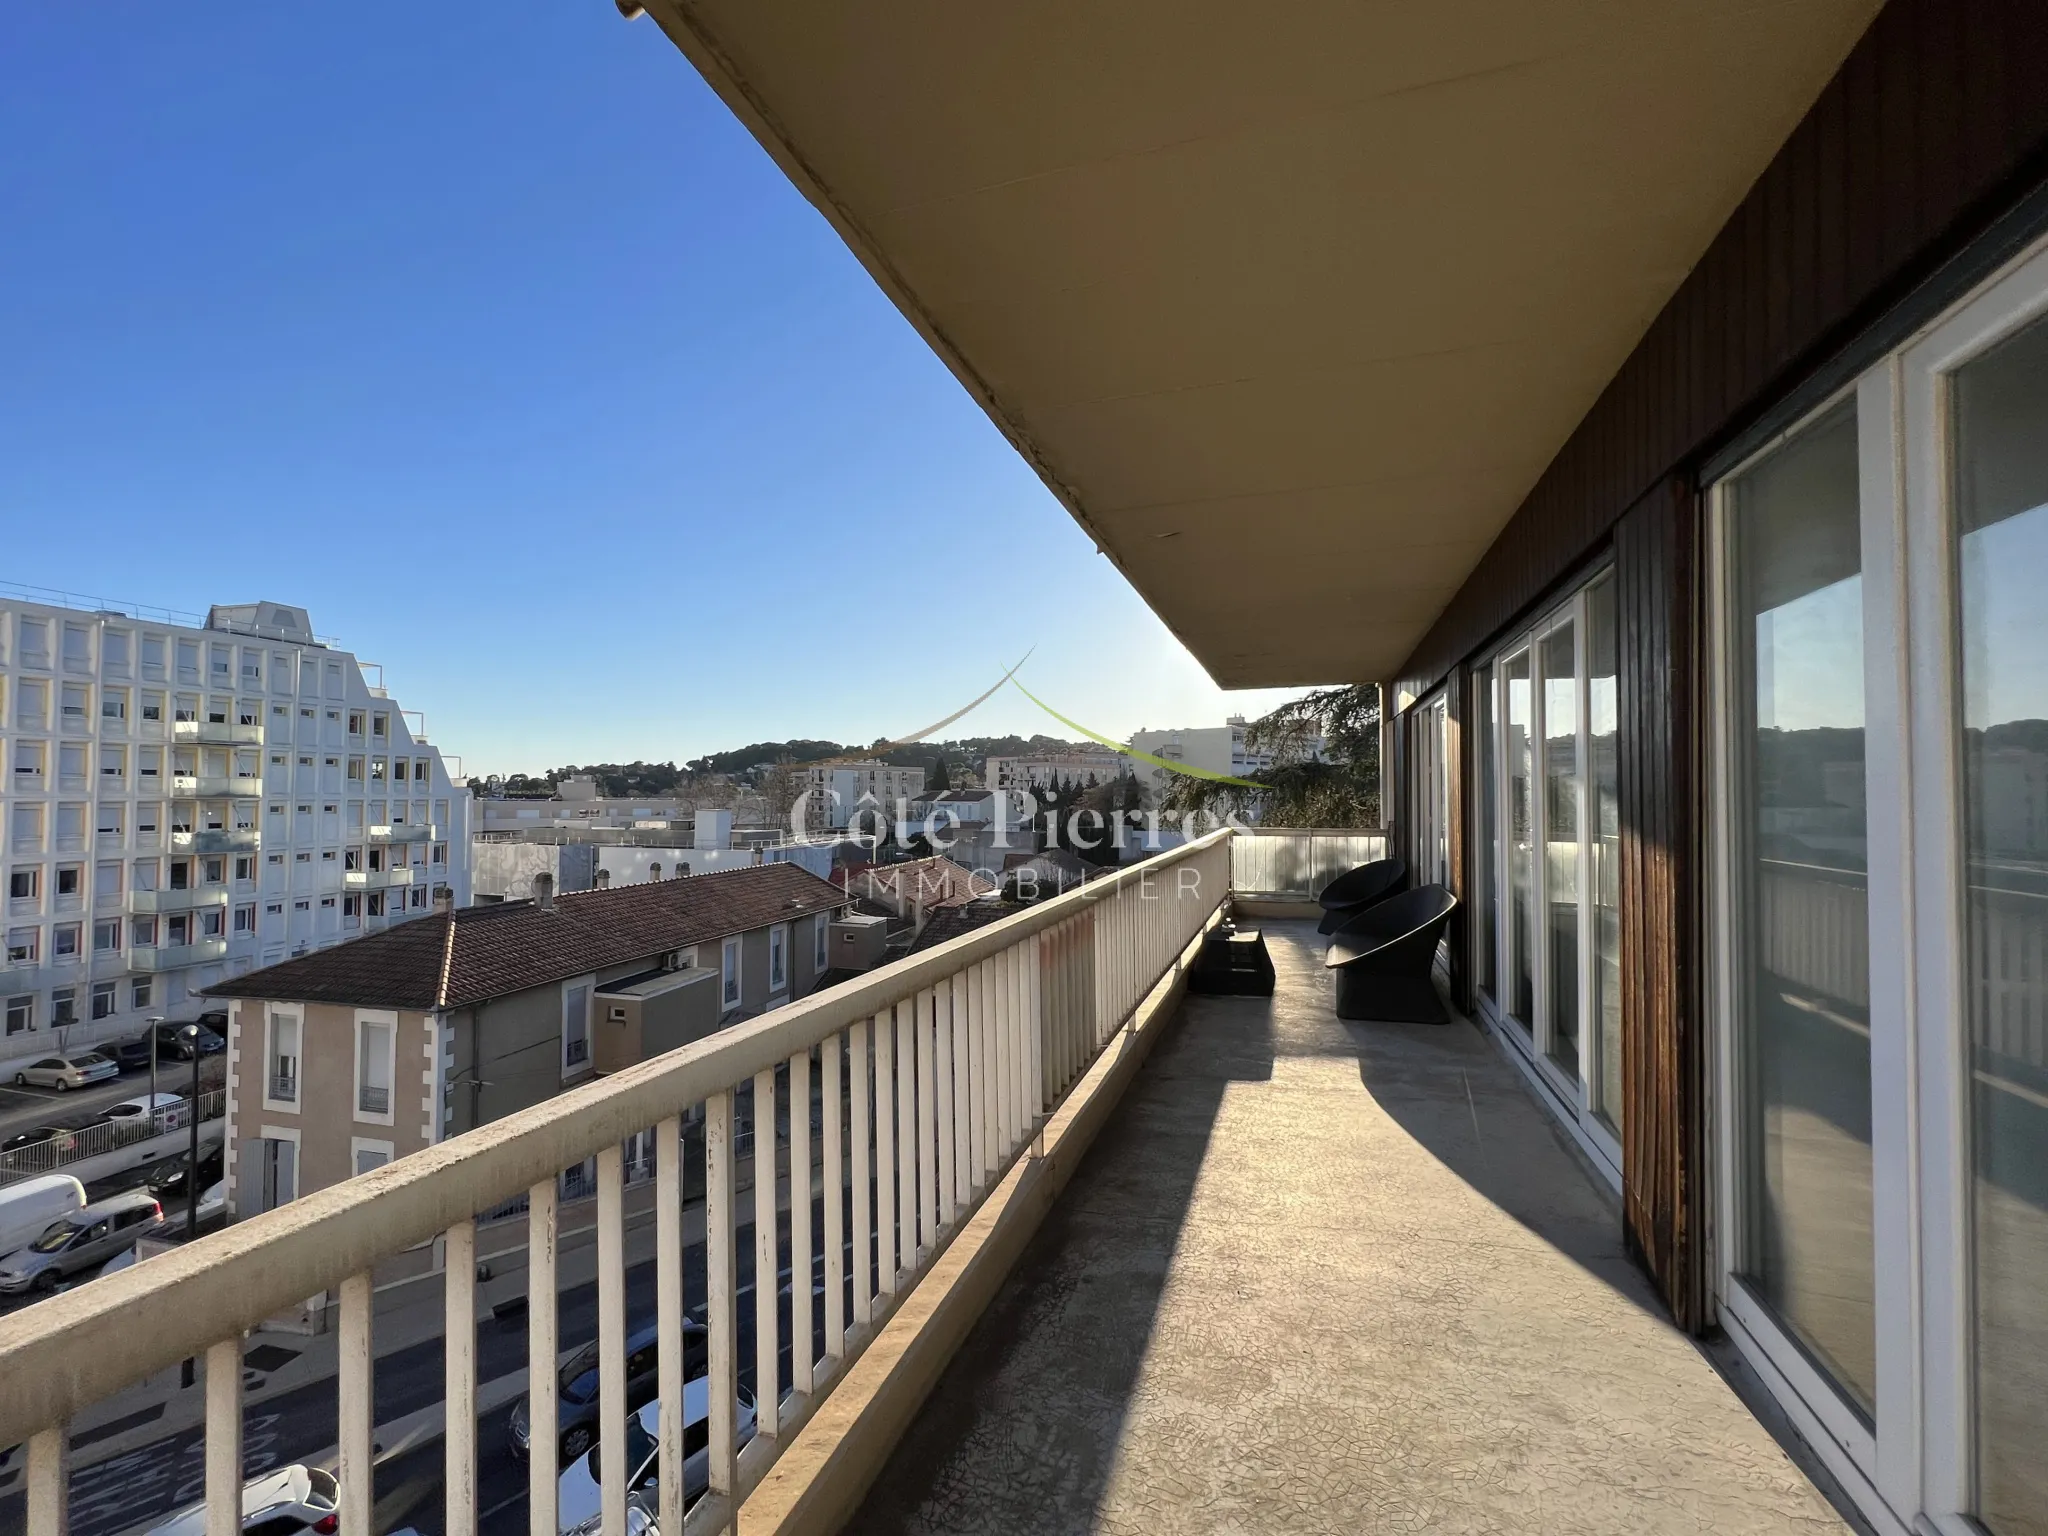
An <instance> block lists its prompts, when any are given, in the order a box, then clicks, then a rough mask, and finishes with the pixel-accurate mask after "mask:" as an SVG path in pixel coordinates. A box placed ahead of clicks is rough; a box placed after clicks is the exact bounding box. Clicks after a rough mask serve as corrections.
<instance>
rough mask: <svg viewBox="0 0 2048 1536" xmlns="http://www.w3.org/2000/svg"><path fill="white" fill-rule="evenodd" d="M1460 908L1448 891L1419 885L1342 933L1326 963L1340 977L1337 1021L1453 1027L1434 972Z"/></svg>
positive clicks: (1333, 939) (1332, 940) (1362, 916)
mask: <svg viewBox="0 0 2048 1536" xmlns="http://www.w3.org/2000/svg"><path fill="white" fill-rule="evenodd" d="M1457 907H1458V898H1457V897H1455V896H1453V895H1452V894H1451V893H1450V892H1449V891H1447V890H1445V889H1444V887H1442V886H1440V885H1423V886H1417V887H1416V888H1415V889H1414V890H1412V891H1403V892H1402V893H1401V894H1400V895H1398V896H1390V897H1388V898H1387V899H1386V900H1385V901H1382V902H1380V903H1379V904H1378V905H1377V906H1374V907H1369V908H1367V909H1366V910H1365V911H1364V912H1361V913H1360V914H1359V915H1358V916H1357V917H1355V918H1354V919H1352V921H1351V922H1350V923H1349V924H1347V925H1346V926H1344V927H1342V928H1339V929H1338V930H1337V931H1336V933H1335V934H1333V935H1332V936H1331V938H1330V952H1329V954H1328V955H1327V956H1326V957H1325V958H1324V960H1323V964H1324V965H1326V966H1328V967H1329V968H1330V969H1331V970H1333V971H1335V972H1336V973H1337V1017H1338V1018H1340V1019H1379V1020H1383V1021H1386V1022H1388V1023H1397V1024H1448V1023H1449V1022H1450V1021H1451V1019H1450V1015H1449V1014H1447V1013H1445V1012H1444V1005H1443V1004H1442V1003H1441V1002H1439V1001H1438V1000H1437V995H1436V986H1435V984H1434V983H1433V982H1431V980H1430V979H1429V972H1430V967H1431V965H1432V964H1433V963H1434V962H1435V960H1436V946H1437V941H1438V940H1439V939H1441V938H1442V937H1443V935H1444V929H1445V927H1446V926H1447V925H1448V924H1449V923H1450V920H1451V914H1452V913H1453V912H1455V911H1456V910H1457Z"/></svg>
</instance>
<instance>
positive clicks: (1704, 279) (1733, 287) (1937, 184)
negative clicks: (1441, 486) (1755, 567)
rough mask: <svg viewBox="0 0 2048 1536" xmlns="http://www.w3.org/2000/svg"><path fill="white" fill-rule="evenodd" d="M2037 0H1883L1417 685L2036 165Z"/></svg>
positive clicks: (1729, 428)
mask: <svg viewBox="0 0 2048 1536" xmlns="http://www.w3.org/2000/svg"><path fill="white" fill-rule="evenodd" d="M2044 80H2048V5H2044V4H2042V3H2041V0H1892V3H1891V4H1889V5H1887V6H1886V7H1885V9H1884V10H1883V11H1881V12H1880V13H1879V14H1878V17H1877V20H1876V21H1875V22H1873V23H1872V25H1871V28H1870V30H1869V32H1867V33H1866V34H1865V35H1864V37H1863V38H1862V40H1861V41H1859V42H1858V43H1857V45H1856V47H1855V48H1854V49H1853V50H1852V51H1851V53H1850V55H1849V57H1848V58H1847V59H1846V60H1845V61H1844V63H1843V65H1842V68H1841V70H1840V72H1839V73H1838V74H1837V75H1836V77H1835V78H1834V80H1833V81H1831V82H1830V83H1829V85H1828V86H1827V88H1826V89H1825V90H1824V91H1823V92H1822V94H1821V96H1820V98H1819V100H1818V101H1816V103H1815V104H1814V106H1813V109H1812V110H1811V111H1810V112H1809V113H1808V114H1807V116H1806V118H1805V119H1804V120H1803V121H1802V122H1801V123H1800V125H1799V127H1798V128H1797V129H1795V130H1794V131H1793V133H1792V135H1791V137H1790V138H1789V139H1788V140H1787V141H1786V143H1785V145H1784V147H1783V148H1782V150H1781V151H1780V152H1779V154H1778V155H1777V157H1776V158H1775V159H1774V160H1773V161H1772V163H1771V165H1770V167H1769V168H1768V169H1767V170H1766V171H1765V172H1764V174H1763V175H1762V176H1761V177H1760V178H1758V180H1757V183H1756V185H1755V186H1754V187H1752V188H1751V190H1750V192H1749V195H1748V196H1747V197H1746V198H1745V199H1744V201H1743V202H1742V204H1741V205H1740V206H1739V207H1738V208H1737V209H1736V211H1735V213H1734V215H1733V216H1732V217H1731V218H1730V219H1729V221H1728V223H1727V225H1726V226H1725V227H1724V228H1723V229H1722V230H1721V232H1720V234H1719V235H1718V236H1717V237H1716V238H1715V240H1714V241H1713V243H1712V245H1710V246H1709V248H1708V250H1707V252H1706V254H1705V255H1704V256H1703V257H1702V258H1701V260H1700V262H1699V264H1698V266H1697V267H1695V268H1694V269H1693V271H1692V273H1691V274H1690V275H1689V276H1688V277H1687V278H1686V279H1685V281H1684V282H1683V283H1682V284H1681V285H1680V286H1679V288H1678V291H1677V292H1676V293H1675V294H1674V295H1673V296H1672V298H1671V301H1670V303H1668V304H1667V305H1666V306H1665V308H1664V310H1663V312H1662V313H1661V314H1660V315H1659V316H1658V317H1657V319H1656V320H1655V321H1654V322H1653V323H1652V324H1651V326H1650V329H1649V331H1648V332H1647V333H1646V334H1645V336H1644V337H1643V340H1642V342H1641V343H1640V344H1639V345H1638V346H1637V348H1636V350H1635V352H1634V353H1633V354H1632V355H1631V356H1630V357H1629V359H1628V361H1627V362H1626V363H1625V364H1624V365H1623V366H1622V368H1621V370H1620V372H1618V373H1617V374H1616V375H1615V377H1614V378H1613V380H1612V381H1611V382H1610V383H1609V384H1608V386H1607V389H1606V390H1605V392H1604V393H1603V394H1602V395H1601V396H1600V398H1599V400H1598V401H1597V402H1596V403H1595V404H1594V406H1593V408H1592V410H1591V411H1590V412H1588V413H1587V415H1586V417H1585V419H1584V420H1583V421H1582V422H1581V423H1580V424H1579V427H1578V430H1577V431H1576V432H1574V433H1573V435H1572V437H1571V438H1570V440H1569V441H1568V442H1567V443H1566V444H1565V446H1564V447H1563V449H1561V450H1560V451H1559V453H1558V455H1557V457H1556V459H1554V460H1553V461H1552V463H1551V465H1550V467H1549V469H1548V470H1546V471H1545V473H1544V475H1543V477H1542V478H1541V479H1540V480H1539V481H1538V482H1537V485H1536V488H1535V489H1534V490H1533V491H1532V492H1531V493H1530V494H1529V497H1528V499H1527V500H1526V501H1525V502H1524V503H1523V504H1522V506H1521V508H1520V510H1518V511H1517V512H1516V514H1515V515H1514V517H1513V518H1512V519H1511V520H1510V522H1509V523H1508V525H1507V527H1506V529H1505V530H1503V532H1502V533H1501V535H1500V537H1499V539H1497V540H1496V541H1495V543H1494V545H1493V547H1492V548H1491V549H1490V550H1488V551H1487V553H1486V555H1485V556H1484V557H1483V558H1482V559H1481V560H1480V562H1479V564H1478V565H1477V566H1476V567H1475V568H1474V570H1473V572H1472V574H1471V576H1470V577H1469V578H1468V579H1467V580H1466V582H1465V584H1464V586H1463V587H1462V588H1461V589H1460V591H1459V592H1458V595H1457V596H1456V597H1455V598H1453V599H1452V601H1451V603H1450V604H1449V606H1448V607H1447V608H1446V609H1445V611H1444V613H1443V614H1442V616H1441V617H1440V618H1439V619H1438V620H1437V622H1436V624H1435V626H1434V627H1433V628H1432V629H1431V630H1430V632H1429V633H1428V635H1426V636H1425V637H1424V639H1423V641H1422V643H1421V644H1420V645H1419V646H1417V648H1416V650H1415V653H1414V654H1413V655H1412V656H1411V657H1410V658H1409V660H1408V662H1407V664H1406V665H1405V666H1404V667H1403V669H1402V677H1403V679H1404V681H1403V683H1402V684H1401V686H1402V687H1404V688H1405V689H1407V690H1408V691H1409V692H1410V693H1411V694H1414V695H1420V694H1421V693H1423V692H1425V691H1426V690H1427V689H1428V688H1429V687H1431V686H1432V685H1434V683H1435V682H1436V681H1437V680H1438V679H1439V678H1442V677H1443V676H1445V675H1446V674H1447V673H1448V672H1449V671H1450V669H1451V668H1452V667H1453V666H1455V665H1456V664H1457V663H1458V662H1460V661H1461V660H1463V659H1464V658H1465V657H1467V656H1469V655H1470V654H1471V653H1472V652H1473V651H1474V650H1475V649H1476V648H1477V647H1479V646H1480V645H1481V644H1483V643H1484V642H1485V641H1486V640H1487V639H1488V638H1489V637H1490V636H1492V635H1493V634H1494V633H1496V632H1497V631H1499V630H1500V629H1501V628H1502V627H1503V626H1505V625H1506V624H1508V623H1509V622H1510V621H1511V620H1513V619H1514V618H1515V617H1516V616H1517V615H1518V614H1519V613H1520V612H1521V611H1522V610H1523V609H1525V608H1526V607H1528V606H1529V605H1530V604H1531V603H1533V602H1535V601H1536V600H1537V599H1538V598H1540V597H1541V596H1543V595H1544V594H1545V593H1546V592H1547V591H1549V590H1550V589H1551V588H1553V587H1554V586H1556V585H1557V584H1558V582H1559V581H1560V580H1561V579H1562V578H1563V577H1564V576H1565V575H1566V574H1567V573H1568V571H1569V570H1570V568H1571V567H1572V566H1573V565H1574V564H1576V563H1577V562H1578V561H1579V560H1580V559H1581V558H1582V557H1583V555H1584V554H1585V552H1586V551H1587V550H1588V549H1590V548H1591V547H1592V546H1594V545H1595V544H1597V543H1598V542H1600V541H1601V540H1602V539H1604V538H1605V537H1606V536H1607V534H1608V532H1609V531H1610V530H1611V529H1612V528H1613V526H1614V524H1615V522H1616V520H1617V519H1618V518H1619V517H1620V516H1621V514H1622V513H1623V512H1624V511H1625V510H1626V509H1627V508H1628V507H1630V506H1631V505H1632V504H1633V503H1635V502H1636V501H1637V500H1638V499H1639V498H1640V497H1642V496H1643V495H1644V494H1645V493H1647V492H1648V491H1649V490H1650V488H1651V487H1652V486H1654V485H1656V484H1657V483H1658V482H1659V481H1660V480H1661V479H1663V478H1664V477H1665V476H1666V475H1669V474H1671V473H1673V472H1674V471H1681V470H1683V469H1685V468H1687V467H1688V466H1690V465H1691V464H1693V463H1695V462H1697V460H1698V459H1699V458H1700V457H1701V456H1702V455H1704V454H1705V453H1708V452H1710V451H1712V449H1713V448H1715V447H1716V446H1717V445H1718V444H1720V443H1722V442H1725V441H1726V440H1727V438H1728V437H1729V436H1730V435H1732V434H1733V433H1735V432H1737V431H1739V430H1741V429H1742V427H1743V426H1745V425H1746V424H1747V423H1748V422H1749V421H1750V420H1752V419H1753V418H1754V417H1755V416H1756V414H1757V413H1758V412H1760V411H1761V410H1763V409H1764V408H1766V407H1768V406H1769V405H1770V404H1771V403H1772V402H1773V400H1774V399H1776V398H1777V397H1779V396H1780V395H1782V394H1783V393H1784V392H1785V391H1786V389H1787V388H1788V387H1789V385H1790V384H1791V383H1792V382H1793V381H1796V380H1797V379H1799V378H1800V377H1801V376H1802V375H1804V374H1806V373H1808V372H1810V371H1812V370H1813V369H1814V368H1815V367H1817V366H1818V365H1819V364H1820V363H1822V362H1824V361H1825V360H1826V359H1828V358H1829V357H1831V356H1832V355H1833V354H1834V353H1835V352H1837V351H1838V350H1840V349H1841V347H1842V346H1843V345H1844V344H1845V343H1846V342H1847V341H1848V340H1849V339H1851V338H1853V337H1854V336H1855V335H1856V334H1857V333H1858V332H1859V331H1861V330H1863V329H1864V328H1865V327H1867V326H1868V325H1869V324H1870V323H1871V322H1872V321H1873V320H1874V319H1875V318H1876V317H1877V316H1879V315H1881V314H1882V313H1883V312H1884V311H1885V310H1886V309H1887V308H1889V307H1890V306H1891V305H1892V304H1893V303H1895V302H1897V301H1898V300H1899V299H1900V298H1901V297H1902V296H1903V295H1904V294H1905V293H1906V292H1908V291H1909V290H1910V289H1912V288H1913V287H1914V286H1915V285H1916V284H1918V283H1919V282H1921V281H1922V280H1923V279H1924V278H1926V277H1927V276H1928V275H1929V274H1930V273H1931V272H1932V271H1933V270H1934V268H1935V267H1936V266H1937V265H1939V264H1940V262H1941V261H1942V260H1943V259H1944V258H1945V257H1946V256H1948V255H1949V254H1950V253H1951V252H1953V251H1954V250H1955V249H1957V248H1958V247H1959V246H1960V245H1961V244H1963V243H1964V242H1965V241H1966V240H1968V239H1969V238H1970V237H1971V236H1973V235H1974V234H1976V233H1977V232H1978V231H1980V230H1982V229H1984V228H1985V227H1986V226H1988V224H1989V223H1990V222H1991V220H1992V219H1993V218H1995V217H1996V216H1997V215H1998V214H1999V213H2001V212H2003V211H2004V210H2005V209H2006V208H2007V207H2009V206H2010V205H2011V203H2012V202H2013V201H2014V200H2015V199H2016V198H2017V197H2018V196H2019V195H2020V194H2021V193H2022V192H2023V191H2025V190H2027V189H2028V188H2029V187H2031V186H2032V185H2033V184H2034V183H2035V182H2037V181H2038V180H2040V178H2041V176H2042V174H2043V171H2044V169H2048V165H2044V155H2043V149H2044V145H2048V89H2044V88H2043V85H2042V82H2043V81H2044Z"/></svg>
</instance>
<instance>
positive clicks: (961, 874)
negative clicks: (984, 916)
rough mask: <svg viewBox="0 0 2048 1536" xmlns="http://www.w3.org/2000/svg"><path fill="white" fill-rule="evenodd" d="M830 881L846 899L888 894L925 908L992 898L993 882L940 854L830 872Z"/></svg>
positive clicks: (854, 866) (852, 866)
mask: <svg viewBox="0 0 2048 1536" xmlns="http://www.w3.org/2000/svg"><path fill="white" fill-rule="evenodd" d="M833 879H834V880H835V881H836V882H837V883H838V884H839V885H840V886H841V887H842V888H843V889H844V890H845V891H846V893H847V894H848V895H850V896H867V897H871V898H875V899H879V898H881V897H882V896H883V895H888V896H891V897H893V898H895V899H896V900H898V901H911V902H922V903H923V904H924V905H925V906H927V907H934V906H938V907H943V906H951V905H953V904H954V903H956V902H962V901H975V900H978V899H979V898H981V897H983V896H988V895H992V894H994V892H995V889H996V883H995V882H994V881H993V880H990V879H988V878H987V877H986V876H983V875H978V874H976V873H975V872H974V871H973V870H971V869H968V868H967V867H966V866H965V865H961V864H956V863H954V862H953V861H952V860H951V859H949V858H946V857H945V856H944V855H934V856H933V857H931V858H928V859H911V860H908V861H906V862H905V863H902V864H853V865H847V866H845V867H843V868H840V869H837V870H835V871H833Z"/></svg>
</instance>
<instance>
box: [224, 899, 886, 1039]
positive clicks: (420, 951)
mask: <svg viewBox="0 0 2048 1536" xmlns="http://www.w3.org/2000/svg"><path fill="white" fill-rule="evenodd" d="M845 902H846V895H845V893H844V892H843V891H841V890H839V889H838V888H837V887H836V886H834V885H832V884H831V883H829V882H828V881H824V880H820V879H819V878H818V877H817V876H816V875H813V874H811V873H809V872H808V871H806V870H804V869H801V868H799V867H798V866H797V865H794V864H757V865H754V866H753V867H751V868H747V869H732V870H726V871H724V872H722V873H719V874H711V875H691V876H688V877H686V878H684V879H680V880H656V881H649V882H645V883H643V884H639V885H617V886H611V887H609V888H607V889H605V890H601V891H576V892H573V893H571V894H569V895H566V896H558V897H556V898H555V905H554V910H553V911H551V912H544V911H542V910H541V909H540V908H539V907H537V906H535V905H534V904H533V903H532V902H531V901H507V902H500V903H496V904H494V905H491V906H483V907H463V908H460V909H458V910H454V911H450V912H436V913H434V914H432V915H431V916H428V917H421V918H414V919H413V920H412V921H410V922H405V923H400V924H399V925H398V926H397V927H395V928H387V929H385V930H384V931H383V932H382V933H373V934H367V935H365V936H364V937H362V938H360V939H352V940H350V941H349V942H348V943H346V944H337V945H336V946H335V947H334V948H332V949H323V950H320V951H318V952H317V953H314V954H310V955H302V956H300V957H299V958H298V959H296V960H286V961H284V962H283V963H281V964H279V965H272V966H266V967H265V968H264V969H262V970H260V971H251V972H249V974H247V975H246V976H237V977H234V978H233V979H232V980H229V981H224V982H222V983H220V984H219V985H218V986H213V987H208V988H207V989H206V995H207V996H208V997H261V998H275V999H278V1000H280V1001H289V1002H301V1003H341V1004H346V1005H348V1006H351V1007H357V1008H413V1009H431V1008H466V1007H469V1006H470V1005H472V1004H474V1003H479V1002H483V1001H485V1000H487V999H489V998H493V997H503V996H505V995H506V994H507V993H511V992H523V991H525V990H526V989H527V988H528V987H538V986H541V985H543V984H545V983H547V982H550V981H560V980H562V979H564V978H565V977H570V976H581V975H584V974H585V973H586V972H590V971H595V970H599V969H602V968H604V967H606V966H612V965H624V964H627V963H629V962H631V961H634V960H642V959H648V958H651V957H653V956H655V955H659V954H661V953H663V952H664V951H666V950H671V949H687V948H688V947H689V946H691V945H693V944H702V943H705V942H707V941H709V940H713V939H722V938H725V937H727V936H728V935H731V934H735V933H748V932H751V931H752V930H754V929H756V928H766V927H768V926H769V925H770V924H771V923H780V922H787V921H788V920H789V919H791V918H793V917H801V916H803V915H805V914H806V913H810V912H818V911H823V910H828V909H833V908H837V907H840V906H843V905H845Z"/></svg>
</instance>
